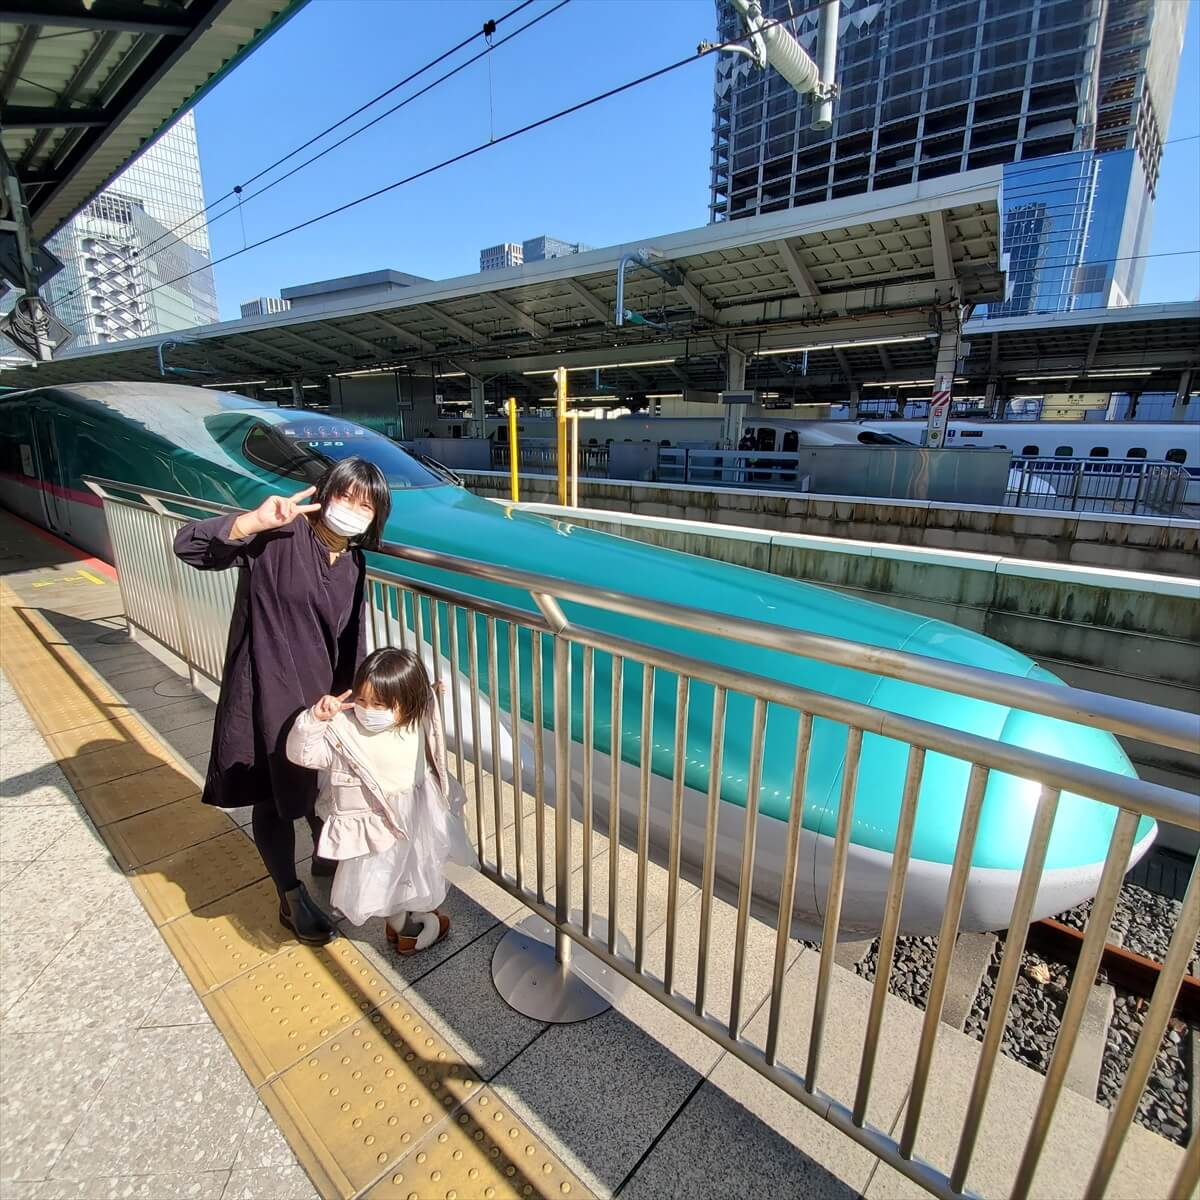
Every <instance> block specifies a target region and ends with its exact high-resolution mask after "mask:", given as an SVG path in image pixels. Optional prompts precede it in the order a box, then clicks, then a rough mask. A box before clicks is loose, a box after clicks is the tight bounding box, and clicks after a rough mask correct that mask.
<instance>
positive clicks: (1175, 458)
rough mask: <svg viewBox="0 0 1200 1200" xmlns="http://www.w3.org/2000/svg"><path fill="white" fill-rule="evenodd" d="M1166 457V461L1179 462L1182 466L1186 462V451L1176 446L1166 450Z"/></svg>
mask: <svg viewBox="0 0 1200 1200" xmlns="http://www.w3.org/2000/svg"><path fill="white" fill-rule="evenodd" d="M1166 459H1167V462H1171V463H1179V464H1180V466H1182V465H1183V464H1184V463H1185V462H1187V451H1186V450H1184V449H1182V448H1180V447H1179V446H1176V447H1175V448H1174V449H1172V450H1168V451H1167V454H1166Z"/></svg>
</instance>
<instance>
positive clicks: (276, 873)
mask: <svg viewBox="0 0 1200 1200" xmlns="http://www.w3.org/2000/svg"><path fill="white" fill-rule="evenodd" d="M308 827H309V829H311V830H312V835H313V842H314V844H315V842H316V840H317V838H318V837H319V836H320V833H321V821H320V818H318V817H316V816H309V818H308ZM251 829H252V830H253V832H254V844H255V845H256V846H257V847H258V852H259V854H261V855H262V860H263V863H264V864H265V865H266V868H267V870H268V871H269V872H270V875H271V878H272V879H273V880H274V881H275V887H276V889H277V890H278V892H279V894H280V896H282V895H283V893H284V892H287V891H290V890H291V889H292V888H294V887H296V886H297V885H298V884H299V882H300V881H299V880H298V879H297V878H296V822H295V821H293V820H292V819H291V818H290V817H281V816H280V815H279V810H278V809H277V808H276V807H275V801H274V800H266V801H263V802H262V803H260V804H256V805H255V806H254V813H253V817H252V820H251Z"/></svg>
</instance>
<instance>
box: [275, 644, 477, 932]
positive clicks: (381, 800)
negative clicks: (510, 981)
mask: <svg viewBox="0 0 1200 1200" xmlns="http://www.w3.org/2000/svg"><path fill="white" fill-rule="evenodd" d="M351 695H353V697H354V700H353V703H348V702H347V701H348V698H349V697H350V696H351ZM287 756H288V758H289V759H291V761H292V762H294V763H297V764H299V765H300V766H303V767H309V768H312V769H314V770H322V771H328V773H329V786H328V789H327V790H326V791H325V792H324V794H323V795H322V796H321V798H320V799H318V802H317V813H318V815H320V816H321V817H323V818H324V821H325V825H324V828H323V829H322V831H321V836H320V840H319V842H318V845H317V847H316V850H315V853H317V854H319V855H321V856H322V857H324V858H332V859H337V860H338V867H337V874H336V876H335V877H334V881H333V893H332V900H333V903H334V905H335V906H336V907H337V908H339V909H340V910H341V911H342V912H343V913H345V915H346V916H347V917H348V918H349V919H350V920H351V921H353V922H354V924H355V925H362V924H363V923H364V922H365V921H367V920H369V919H370V918H371V917H384V918H385V919H386V930H387V938H388V941H389V942H391V943H392V945H394V946H395V947H396V950H397V951H398V952H399V953H400V954H405V955H408V954H414V953H416V951H418V950H424V949H426V947H428V946H432V945H433V944H434V943H435V942H439V941H441V940H442V938H444V937H445V936H446V934H447V932H448V931H449V929H450V918H449V917H447V916H446V915H445V914H444V913H440V912H438V905H439V904H441V903H442V902H443V901H444V900H445V898H446V879H445V875H444V873H443V868H444V867H445V864H446V863H447V862H448V861H450V860H453V861H456V862H460V863H462V864H464V865H465V864H466V863H467V862H468V861H469V855H470V847H469V845H468V843H467V834H466V828H465V826H464V824H463V819H462V805H463V801H464V799H465V797H463V794H462V789H461V788H459V787H458V784H457V783H456V781H455V780H453V779H451V777H450V775H449V774H448V772H447V770H446V748H445V736H444V734H443V732H442V724H441V719H440V715H439V712H438V706H437V703H436V702H435V699H434V694H433V689H432V688H431V687H430V686H429V676H428V675H427V674H426V673H425V667H424V665H423V664H422V663H421V660H420V659H419V658H418V657H417V656H416V655H415V654H413V653H412V652H411V651H409V650H393V649H383V650H376V651H375V652H374V653H373V654H370V655H368V656H367V657H366V658H365V659H364V660H363V662H362V665H361V666H360V667H359V668H358V673H357V674H356V675H355V677H354V687H353V689H352V691H350V692H343V693H342V695H340V696H322V697H321V699H320V700H318V701H317V703H316V704H314V705H313V707H312V708H310V709H308V710H307V711H305V712H302V713H301V714H300V715H299V716H298V717H297V718H296V720H295V723H294V724H293V725H292V729H291V732H290V733H289V734H288V740H287ZM406 918H407V919H406Z"/></svg>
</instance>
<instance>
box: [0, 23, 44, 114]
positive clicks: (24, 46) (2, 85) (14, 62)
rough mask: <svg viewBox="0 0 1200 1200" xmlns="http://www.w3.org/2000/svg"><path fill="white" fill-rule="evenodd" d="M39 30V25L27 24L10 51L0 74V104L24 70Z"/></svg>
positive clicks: (40, 30)
mask: <svg viewBox="0 0 1200 1200" xmlns="http://www.w3.org/2000/svg"><path fill="white" fill-rule="evenodd" d="M41 32H42V27H41V26H40V25H28V26H26V28H25V30H24V32H23V33H22V34H21V37H20V39H19V40H18V41H17V47H16V49H15V50H14V51H13V52H12V56H11V57H10V58H9V60H8V65H7V66H6V67H5V68H4V75H3V76H0V104H4V103H6V102H7V100H8V96H9V93H10V92H11V91H12V88H13V84H14V83H16V82H17V80H18V79H19V78H20V77H21V72H22V71H24V70H25V64H26V63H27V62H28V61H29V55H30V54H31V53H32V52H33V46H34V43H35V42H36V41H37V40H38V35H39V34H40V33H41Z"/></svg>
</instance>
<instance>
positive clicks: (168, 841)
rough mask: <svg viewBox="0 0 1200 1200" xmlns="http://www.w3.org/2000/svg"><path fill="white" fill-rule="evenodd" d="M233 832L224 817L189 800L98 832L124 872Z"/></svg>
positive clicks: (108, 826) (116, 823) (212, 809)
mask: <svg viewBox="0 0 1200 1200" xmlns="http://www.w3.org/2000/svg"><path fill="white" fill-rule="evenodd" d="M235 828H236V826H235V825H234V823H233V821H232V820H231V819H230V817H229V815H228V814H227V813H225V812H223V811H222V810H221V809H219V808H213V807H212V806H211V805H209V804H201V803H200V800H199V798H198V797H196V796H193V797H191V798H190V799H188V800H176V801H175V802H174V803H173V804H166V805H163V807H162V808H155V809H151V810H150V811H149V812H144V813H139V814H138V815H137V816H136V817H127V818H126V819H125V820H124V821H115V822H113V823H112V824H110V825H105V826H102V827H101V830H100V832H101V833H102V835H103V836H104V840H105V841H106V842H107V843H108V848H109V849H110V850H111V851H112V854H113V858H115V859H116V860H117V862H118V863H120V864H121V866H122V868H123V869H125V870H126V871H128V870H129V869H130V868H131V867H138V866H141V865H142V864H143V863H151V862H154V861H155V860H156V859H160V858H166V857H167V856H168V855H170V854H175V853H177V852H178V851H180V850H186V849H187V848H188V847H189V846H195V845H196V844H197V843H199V842H206V841H208V839H209V838H215V837H220V836H221V834H223V833H229V832H231V831H232V830H233V829H235Z"/></svg>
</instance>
